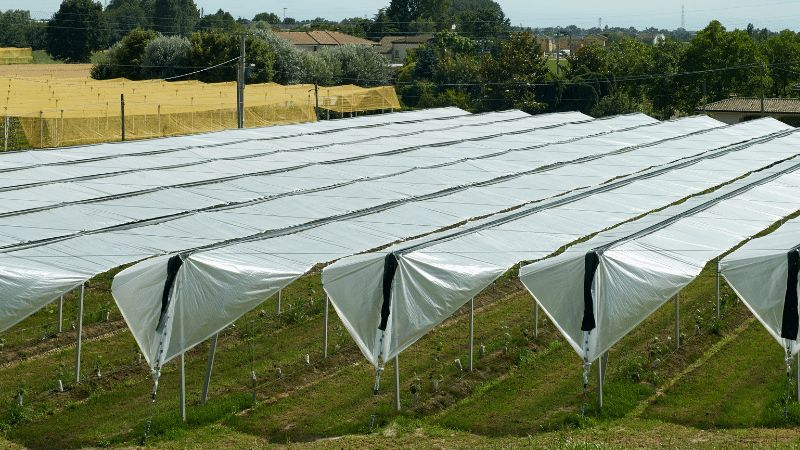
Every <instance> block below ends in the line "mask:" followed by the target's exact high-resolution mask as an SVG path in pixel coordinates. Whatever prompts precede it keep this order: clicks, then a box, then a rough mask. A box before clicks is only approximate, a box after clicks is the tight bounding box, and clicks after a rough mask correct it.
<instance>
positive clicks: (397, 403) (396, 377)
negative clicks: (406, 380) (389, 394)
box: [394, 355, 400, 411]
mask: <svg viewBox="0 0 800 450" xmlns="http://www.w3.org/2000/svg"><path fill="white" fill-rule="evenodd" d="M394 406H395V408H396V409H397V410H398V411H400V358H399V356H398V355H395V357H394Z"/></svg>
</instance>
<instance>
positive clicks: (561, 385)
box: [0, 269, 800, 448]
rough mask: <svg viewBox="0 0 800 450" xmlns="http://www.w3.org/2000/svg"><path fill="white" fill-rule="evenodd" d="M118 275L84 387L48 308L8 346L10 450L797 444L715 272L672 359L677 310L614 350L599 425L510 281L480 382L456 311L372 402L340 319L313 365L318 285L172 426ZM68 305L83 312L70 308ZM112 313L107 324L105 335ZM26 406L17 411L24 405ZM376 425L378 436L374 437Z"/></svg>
mask: <svg viewBox="0 0 800 450" xmlns="http://www.w3.org/2000/svg"><path fill="white" fill-rule="evenodd" d="M111 277H112V274H106V275H104V276H102V277H99V278H98V279H96V280H93V281H92V282H91V283H90V288H89V289H88V291H87V296H86V310H87V311H88V314H87V315H88V316H91V317H94V318H95V319H96V320H92V319H90V320H87V321H86V323H87V324H88V325H87V329H86V335H87V336H89V337H90V338H89V340H88V341H87V342H86V343H85V344H84V364H83V367H84V371H83V375H84V382H83V383H82V384H80V385H75V384H74V383H73V382H72V381H70V380H71V379H72V376H73V373H72V363H73V358H74V349H73V348H72V347H71V346H70V343H71V340H72V338H73V337H74V336H73V335H72V334H71V332H65V333H62V334H61V335H54V334H52V333H48V332H46V331H48V330H49V331H52V330H53V329H54V327H55V324H54V320H53V318H54V306H50V307H48V308H45V309H44V310H43V311H40V312H39V313H37V314H35V315H34V316H32V317H31V318H29V319H27V320H26V321H25V322H23V323H22V324H20V325H19V326H18V327H16V328H15V329H13V330H12V331H11V334H7V335H6V336H5V339H6V340H5V348H4V349H3V351H2V352H0V357H2V358H4V359H3V360H4V361H6V363H5V365H2V366H0V372H1V373H2V376H0V430H2V432H3V438H5V439H7V440H8V442H9V446H11V445H17V444H18V445H22V446H26V447H32V448H53V447H57V448H79V447H86V446H101V447H105V446H112V447H120V446H121V447H125V446H132V445H136V444H138V442H139V440H140V439H141V437H142V434H143V430H144V426H145V422H146V420H147V418H148V417H150V416H151V415H152V418H153V426H152V430H151V434H150V436H149V439H148V445H150V446H152V447H157V448H208V447H215V448H241V447H247V448H265V447H272V446H281V445H286V444H287V443H291V444H293V446H294V445H298V446H300V447H305V446H309V447H315V448H318V447H323V448H324V447H336V448H362V447H364V446H377V447H409V446H411V447H434V448H436V447H441V448H444V447H448V448H449V447H465V446H475V447H481V448H483V447H493V448H496V447H530V446H535V447H540V446H547V447H564V448H573V447H579V448H583V447H585V446H586V445H591V446H595V445H598V446H601V447H605V446H609V447H616V446H639V447H650V446H653V445H663V446H693V447H694V446H698V445H700V444H702V445H707V446H730V445H736V444H751V445H768V444H769V445H773V444H775V443H776V442H777V443H781V442H783V443H788V442H796V441H795V440H796V439H798V437H800V435H798V431H797V428H796V424H797V417H798V411H800V410H798V408H797V407H796V406H792V407H791V411H790V417H789V419H785V418H784V417H783V409H782V403H781V400H782V392H783V390H782V389H783V387H784V384H783V383H784V380H785V379H784V376H783V373H782V370H781V369H782V360H781V354H780V348H779V347H778V346H777V345H776V344H775V343H774V342H772V341H771V339H770V338H769V337H768V336H767V335H766V333H765V332H764V331H763V330H761V328H760V326H759V325H758V324H757V323H755V322H753V321H752V319H750V318H749V314H748V313H747V311H746V310H745V308H744V306H743V305H741V304H739V303H737V302H735V301H734V297H733V295H732V293H731V292H730V290H729V289H728V288H727V286H723V316H722V320H721V321H716V320H715V319H714V315H715V312H714V309H715V308H714V300H713V295H714V280H715V279H714V277H713V273H712V272H711V271H710V269H707V270H706V271H704V273H703V274H702V275H701V276H700V277H699V278H698V279H697V280H696V281H695V282H694V283H692V284H691V285H690V286H688V287H687V288H686V289H685V290H684V291H683V292H682V301H681V307H682V318H683V322H682V324H681V325H682V326H681V332H682V333H683V334H684V342H683V346H682V348H681V349H680V350H677V351H676V350H674V349H673V346H672V344H671V342H670V340H669V339H668V337H670V336H671V334H672V332H673V331H672V330H673V326H674V323H673V308H672V305H671V304H667V305H665V306H664V307H663V308H661V309H660V310H659V311H657V312H656V313H655V314H654V315H653V316H651V317H650V318H648V319H647V320H646V321H645V322H644V323H642V324H641V325H640V326H639V327H637V328H636V329H635V330H634V331H633V332H632V333H630V334H629V335H628V336H626V337H625V338H624V339H623V340H622V341H621V342H619V343H618V344H617V345H615V346H614V348H613V349H612V351H611V353H610V360H609V366H608V369H609V370H608V375H607V382H606V386H605V390H604V394H605V396H604V398H605V404H604V408H603V409H602V411H600V410H597V408H596V407H595V405H594V398H595V389H594V388H595V385H596V380H595V371H593V372H592V378H591V380H590V389H589V391H588V392H587V393H586V395H585V397H584V395H583V394H582V388H581V383H580V378H581V367H580V362H579V359H578V357H577V355H575V353H574V352H573V350H572V349H571V347H569V346H568V345H567V344H566V343H565V341H563V339H562V338H561V337H560V335H559V334H558V333H557V331H556V330H555V328H554V327H553V326H552V324H551V323H549V322H547V321H546V320H545V321H542V323H541V325H540V329H539V331H540V334H539V336H538V337H534V336H533V333H532V328H533V324H532V323H531V319H532V314H531V300H530V297H529V296H528V295H527V294H526V293H524V292H523V291H522V289H521V286H520V285H519V284H518V282H517V281H516V280H514V279H513V277H512V276H511V274H509V275H508V276H506V277H503V278H501V279H500V280H498V282H496V283H495V284H494V285H493V286H492V287H490V288H489V289H487V291H486V292H484V293H483V294H482V295H480V296H479V297H478V298H477V299H476V307H477V308H478V311H477V312H476V317H475V345H476V354H475V356H476V360H475V371H474V372H472V373H468V372H462V371H459V370H458V369H457V368H456V366H455V364H454V360H455V359H460V360H461V361H462V362H463V364H464V365H466V361H467V346H466V329H467V327H466V325H467V323H466V322H467V320H466V315H465V312H466V311H464V310H462V311H460V312H459V313H457V314H456V315H455V316H454V317H453V318H451V319H450V320H448V321H447V322H446V323H444V324H443V325H442V326H440V327H437V328H436V329H435V330H434V331H433V332H431V333H429V334H428V335H427V336H425V337H424V338H423V339H421V340H420V341H419V342H418V343H417V344H415V345H414V346H412V347H411V348H409V349H408V350H406V351H405V352H403V354H402V355H401V357H400V367H401V385H400V389H401V397H402V404H403V409H402V410H401V411H400V412H399V413H398V412H395V411H394V408H393V405H392V392H393V389H394V383H393V367H392V365H388V366H387V367H386V370H385V372H384V374H383V377H382V388H381V391H380V393H379V395H378V396H377V397H373V395H372V394H371V385H372V382H373V378H374V369H373V368H372V367H371V366H370V365H369V364H368V363H366V362H365V360H364V358H363V357H362V356H361V354H360V352H359V351H358V350H357V348H356V347H355V345H354V344H353V343H352V341H351V340H350V338H349V336H348V335H347V333H346V332H345V331H344V329H343V327H342V326H341V324H340V323H339V322H338V320H335V319H333V320H331V341H330V357H329V358H328V359H327V360H323V359H322V358H321V355H320V351H321V350H320V348H321V323H320V321H321V314H322V305H323V301H322V300H323V298H324V297H323V295H324V294H323V291H322V290H321V287H320V280H319V276H318V275H309V276H306V277H303V278H302V279H300V280H298V282H296V283H294V284H293V285H291V286H289V287H288V288H287V289H286V290H285V291H284V294H283V307H284V313H283V314H281V315H280V316H278V315H276V314H275V313H274V309H273V308H274V307H275V305H274V302H273V301H271V300H270V301H267V302H266V303H265V304H264V305H263V307H262V308H261V309H258V310H256V311H253V312H252V313H250V314H248V315H247V316H245V317H244V318H242V319H241V320H239V321H238V322H237V323H236V325H235V327H232V328H229V329H228V330H225V332H223V333H222V334H221V336H220V344H219V350H218V354H217V358H216V361H215V371H214V375H213V377H212V385H211V388H212V389H211V396H210V400H209V402H208V403H207V404H205V405H201V404H200V401H199V397H200V387H201V384H202V377H203V370H204V367H205V356H206V350H207V347H206V345H205V344H202V345H200V346H198V347H197V348H195V349H193V350H191V351H189V352H188V353H187V355H186V367H187V386H188V400H189V408H188V421H187V423H182V422H180V420H179V419H178V415H177V401H176V400H177V395H176V393H175V392H176V389H177V382H178V380H177V370H176V366H175V364H174V363H172V364H168V365H167V366H166V367H165V370H164V374H163V376H162V379H161V385H160V388H159V396H158V399H157V401H156V403H155V406H152V405H151V404H150V402H149V399H148V395H149V391H150V389H151V386H152V384H151V379H150V375H149V373H148V370H147V368H146V367H145V366H144V365H143V364H140V363H137V362H136V347H135V344H134V342H133V339H132V337H131V335H130V333H128V332H127V331H125V327H124V324H123V323H122V321H120V320H119V316H118V312H117V311H116V310H115V309H114V306H113V303H112V301H111V299H110V296H109V292H108V286H109V283H110V280H111ZM67 305H68V307H69V308H72V305H74V302H73V301H72V298H71V297H70V299H69V301H68V302H67ZM105 311H111V320H110V321H108V322H106V321H105ZM69 312H70V316H71V314H72V313H73V312H74V311H73V310H72V309H70V310H69ZM748 320H749V321H750V322H752V323H748ZM43 337H44V338H43ZM481 346H483V347H484V348H485V352H483V353H481V352H479V350H478V349H479V348H480V347H481ZM709 349H716V350H715V351H713V352H712V351H709ZM765 350H766V351H765ZM41 353H45V354H44V355H41V356H39V354H41ZM306 354H308V355H309V358H310V361H311V364H310V365H306V364H305V362H304V357H305V355H306ZM687 367H692V368H693V370H688V371H687ZM97 368H99V369H100V371H101V376H100V377H98V376H97V374H96V372H95V371H96V369H97ZM278 368H280V370H281V376H280V377H278V376H277V370H278ZM734 369H735V370H734ZM251 370H252V371H254V372H255V373H256V375H257V388H256V393H257V398H258V404H257V405H256V406H255V407H253V404H252V385H251V383H250V379H249V375H250V371H251ZM58 379H62V380H64V381H65V382H66V391H65V392H63V393H57V392H55V390H54V386H55V381H56V380H58ZM434 380H436V381H437V384H438V389H434ZM20 390H22V391H23V392H24V393H25V403H24V406H23V407H17V406H15V403H14V397H15V395H16V393H17V392H19V391H20ZM582 405H583V406H585V408H586V410H587V413H586V416H585V417H581V415H580V409H581V406H582ZM373 413H374V414H376V417H377V428H376V429H375V430H373V431H372V432H370V429H369V421H370V416H371V415H372V414H373ZM0 444H3V442H0Z"/></svg>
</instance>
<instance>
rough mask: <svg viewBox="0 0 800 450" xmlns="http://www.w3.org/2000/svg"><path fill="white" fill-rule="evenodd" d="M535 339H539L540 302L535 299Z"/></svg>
mask: <svg viewBox="0 0 800 450" xmlns="http://www.w3.org/2000/svg"><path fill="white" fill-rule="evenodd" d="M533 337H534V338H538V337H539V302H537V301H536V299H533Z"/></svg>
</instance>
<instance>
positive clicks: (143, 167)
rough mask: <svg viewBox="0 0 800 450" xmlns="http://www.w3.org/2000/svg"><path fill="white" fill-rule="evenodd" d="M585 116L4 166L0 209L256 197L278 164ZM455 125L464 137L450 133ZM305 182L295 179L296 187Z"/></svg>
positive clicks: (513, 115) (388, 151)
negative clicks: (219, 196)
mask: <svg viewBox="0 0 800 450" xmlns="http://www.w3.org/2000/svg"><path fill="white" fill-rule="evenodd" d="M589 119H590V118H589V117H587V116H585V115H583V114H580V113H564V114H553V115H547V116H546V117H543V118H541V119H537V120H536V121H533V122H530V123H529V121H530V120H532V117H531V116H530V115H528V114H525V113H523V112H521V111H505V112H500V113H492V114H481V115H474V116H457V117H453V118H446V119H428V120H420V121H416V122H413V123H408V122H404V123H401V124H394V123H389V124H386V125H383V126H370V127H366V128H359V129H354V128H345V129H342V130H338V131H332V132H329V133H316V134H309V135H301V136H290V137H280V138H276V139H270V140H249V141H245V142H241V141H240V142H229V143H220V144H218V145H209V146H192V147H184V148H177V149H172V150H170V151H169V152H161V153H158V154H148V155H141V154H134V155H129V156H124V155H123V156H119V157H116V158H108V159H103V160H88V161H86V160H82V161H79V162H74V163H71V164H68V165H55V166H54V165H44V166H35V167H31V168H27V169H24V170H17V171H14V172H11V173H4V174H3V177H2V178H0V216H11V215H20V214H22V213H28V214H30V213H37V212H41V214H40V217H36V218H33V217H31V218H30V219H29V221H28V222H27V223H28V224H29V226H31V227H35V226H36V224H38V223H47V222H49V221H51V219H53V216H58V215H59V214H62V213H61V212H60V211H61V210H63V209H65V208H69V209H70V210H73V211H74V210H76V209H77V210H79V212H81V213H82V215H97V216H103V215H104V214H103V212H102V211H98V212H95V209H96V205H98V204H100V205H109V207H114V206H115V205H117V204H118V203H119V205H118V206H116V211H114V212H112V213H105V215H114V214H121V215H123V216H124V212H125V209H124V207H125V206H126V205H128V204H131V203H132V204H134V205H136V204H146V203H148V202H155V203H156V204H170V203H171V202H173V203H174V202H175V201H176V200H175V198H176V197H177V198H180V199H181V200H183V201H187V202H190V203H195V204H198V205H213V204H215V203H214V200H217V199H216V198H215V194H217V193H218V192H219V191H226V190H231V191H236V192H232V193H231V194H230V195H231V196H233V195H234V194H236V193H238V195H237V196H233V197H232V198H233V201H236V200H239V199H240V198H252V197H255V196H256V193H260V194H261V196H263V195H269V194H272V193H273V191H274V189H270V187H271V184H270V183H268V182H266V181H264V180H265V179H272V178H265V177H269V176H273V178H274V175H279V174H280V173H283V172H291V171H293V172H294V175H295V179H296V180H298V181H299V180H305V179H313V178H321V177H320V173H326V174H329V176H330V178H331V179H334V178H337V176H339V177H341V175H340V174H341V172H345V171H347V170H353V169H352V168H347V167H344V168H343V169H342V170H341V172H340V170H338V169H337V168H336V166H337V163H343V164H348V163H349V164H351V165H352V164H355V163H357V162H359V161H361V160H367V159H371V158H373V157H379V156H386V155H389V156H395V157H398V155H399V154H402V153H411V150H413V149H414V148H415V147H416V146H421V145H433V144H438V145H442V144H446V143H448V142H450V143H452V142H454V141H458V140H459V139H465V138H476V137H477V138H480V137H486V135H487V134H488V133H496V132H503V131H505V130H507V129H511V130H520V129H523V127H524V126H525V125H523V123H526V124H528V125H529V126H540V125H539V123H542V122H544V124H553V123H555V124H558V123H564V122H569V121H587V120H589ZM454 133H457V134H459V135H463V137H457V138H454V136H453V135H454ZM2 159H3V158H2V157H1V156H0V161H2ZM393 162H394V161H393ZM406 165H407V164H406ZM375 166H376V167H373V168H372V170H373V172H379V171H380V170H379V164H377V163H375ZM392 169H393V170H397V169H396V168H392ZM354 172H355V173H354V174H352V175H349V176H348V177H347V178H346V179H352V177H356V176H358V174H359V172H357V171H354ZM362 172H363V171H362ZM373 172H369V173H373ZM221 184H224V185H225V186H220V185H221ZM306 184H308V183H306ZM303 186H304V185H303V184H299V183H298V186H297V187H296V189H299V188H301V187H303ZM261 190H263V191H264V192H260V191H261ZM206 197H208V198H206ZM154 198H158V200H154ZM219 201H225V199H219ZM115 202H118V203H115ZM151 206H152V205H151ZM80 210H82V211H80ZM42 215H43V217H42ZM7 233H10V234H11V235H12V236H14V235H15V234H14V232H13V230H9V229H8V227H6V228H4V229H0V235H4V234H7ZM17 234H20V232H17ZM23 236H24V233H23Z"/></svg>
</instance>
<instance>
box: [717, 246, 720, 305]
mask: <svg viewBox="0 0 800 450" xmlns="http://www.w3.org/2000/svg"><path fill="white" fill-rule="evenodd" d="M719 317H720V315H719V256H717V320H719Z"/></svg>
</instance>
